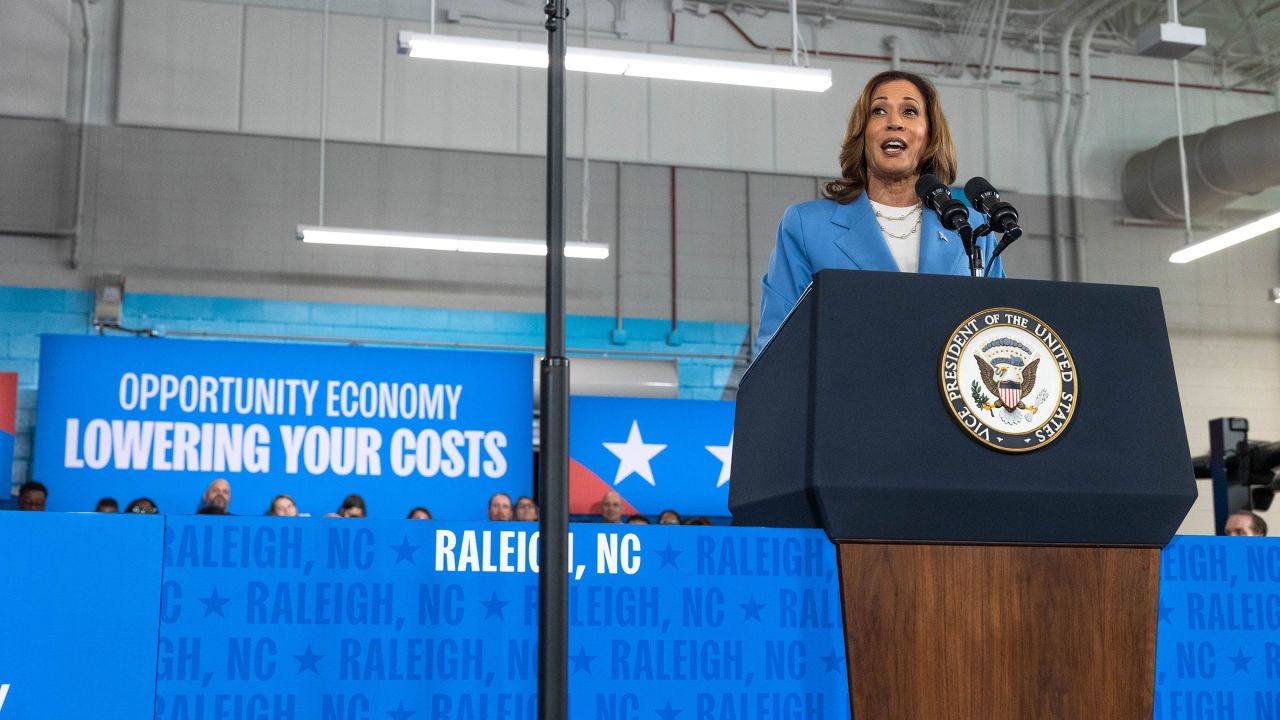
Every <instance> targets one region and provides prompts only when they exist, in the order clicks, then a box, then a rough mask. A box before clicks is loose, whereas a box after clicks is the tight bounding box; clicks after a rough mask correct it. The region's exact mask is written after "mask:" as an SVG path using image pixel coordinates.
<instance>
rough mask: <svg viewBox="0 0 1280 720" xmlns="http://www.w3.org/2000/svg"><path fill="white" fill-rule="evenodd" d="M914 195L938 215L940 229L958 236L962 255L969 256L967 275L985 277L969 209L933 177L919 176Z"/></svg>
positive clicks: (980, 251)
mask: <svg viewBox="0 0 1280 720" xmlns="http://www.w3.org/2000/svg"><path fill="white" fill-rule="evenodd" d="M916 195H917V196H919V198H920V202H922V203H924V206H925V207H927V208H929V209H930V210H932V211H934V212H936V213H938V218H939V219H940V220H941V221H942V227H944V228H946V229H948V230H951V231H953V232H957V233H959V234H960V240H961V241H962V242H963V243H964V253H965V255H968V256H969V274H970V275H972V276H973V277H982V276H983V275H985V271H984V268H983V265H982V247H981V246H979V245H978V243H977V242H975V241H974V237H973V227H971V226H970V225H969V208H967V207H965V206H964V203H962V202H960V201H959V200H956V199H955V198H953V197H951V188H949V187H947V185H946V183H944V182H942V181H941V180H939V179H938V178H937V177H936V176H934V175H921V176H920V179H919V180H917V181H916Z"/></svg>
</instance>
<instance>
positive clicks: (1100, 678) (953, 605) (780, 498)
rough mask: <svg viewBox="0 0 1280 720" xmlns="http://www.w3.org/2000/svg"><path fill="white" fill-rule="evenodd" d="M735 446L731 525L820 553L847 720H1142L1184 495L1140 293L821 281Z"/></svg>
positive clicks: (1176, 416)
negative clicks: (838, 602) (816, 542)
mask: <svg viewBox="0 0 1280 720" xmlns="http://www.w3.org/2000/svg"><path fill="white" fill-rule="evenodd" d="M1055 383H1056V384H1055ZM734 433H735V435H734V446H735V447H734V456H733V467H732V477H733V482H732V484H731V489H730V496H729V507H730V510H731V511H732V513H733V516H734V523H735V524H739V525H764V526H774V527H821V528H823V529H824V530H825V531H826V533H827V535H828V537H829V538H830V539H831V540H832V541H833V542H835V543H836V544H837V557H838V560H839V565H840V593H841V598H842V603H843V608H844V632H845V643H846V658H848V660H847V663H848V671H849V683H850V699H851V702H852V714H853V718H855V720H867V719H870V720H899V719H901V720H908V719H909V720H1006V719H1007V720H1031V719H1034V720H1047V719H1050V718H1054V719H1057V718H1061V719H1063V720H1072V719H1077V718H1078V719H1080V720H1104V719H1116V720H1131V719H1137V718H1150V717H1151V715H1152V711H1153V699H1154V689H1155V647H1156V623H1157V620H1158V614H1157V608H1158V604H1157V600H1158V598H1157V594H1158V588H1159V553H1160V548H1161V547H1163V546H1164V544H1165V543H1167V542H1168V541H1169V539H1170V538H1171V537H1172V536H1173V533H1174V532H1175V531H1176V529H1177V528H1178V526H1179V524H1180V523H1181V521H1182V519H1183V518H1184V517H1185V515H1186V513H1187V511H1188V510H1189V509H1190V507H1191V504H1192V503H1193V502H1194V500H1195V497H1196V485H1195V480H1194V477H1193V473H1192V467H1191V460H1190V452H1189V450H1188V448H1187V442H1186V434H1185V429H1184V426H1183V422H1182V410H1181V405H1180V403H1179V399H1178V390H1177V385H1176V381H1175V378H1174V369H1173V361H1172V357H1171V355H1170V352H1169V339H1168V331H1167V328H1166V326H1165V322H1164V314H1163V310H1162V308H1161V304H1160V296H1159V292H1158V291H1157V290H1155V289H1153V288H1139V287H1128V286H1115V285H1092V284H1077V283H1058V282H1040V281H1029V280H994V279H973V278H967V277H949V276H938V275H916V274H899V273H879V272H868V271H847V270H824V271H821V272H819V273H817V274H816V275H815V276H814V280H813V284H812V285H811V286H810V287H809V289H808V291H807V292H806V293H805V294H804V296H802V298H801V299H800V301H799V303H797V305H796V307H795V308H794V309H793V311H792V312H791V314H790V315H789V316H788V317H787V319H786V321H785V322H784V323H783V324H782V326H781V327H780V329H779V330H778V332H777V333H776V334H775V336H774V337H773V338H772V340H771V341H770V343H769V345H768V346H767V347H766V348H765V349H764V351H763V352H762V353H761V354H760V356H759V357H758V358H757V359H756V361H755V362H754V363H753V364H752V366H751V367H750V368H749V369H748V371H747V372H746V374H745V375H744V377H743V378H742V381H741V383H740V385H739V391H738V399H737V416H736V418H735V430H734Z"/></svg>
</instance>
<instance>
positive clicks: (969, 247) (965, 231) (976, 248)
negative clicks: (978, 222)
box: [959, 225, 991, 278]
mask: <svg viewBox="0 0 1280 720" xmlns="http://www.w3.org/2000/svg"><path fill="white" fill-rule="evenodd" d="M959 233H960V240H961V241H962V242H964V251H965V254H967V255H968V256H969V275H970V276H971V277H976V278H980V277H986V275H987V274H986V270H985V269H984V268H985V265H983V263H982V246H981V245H979V244H978V238H980V237H982V236H983V235H988V234H990V233H991V226H990V225H983V226H981V227H979V228H978V229H977V230H974V229H973V228H971V227H969V226H968V225H962V226H961V227H960V230H959Z"/></svg>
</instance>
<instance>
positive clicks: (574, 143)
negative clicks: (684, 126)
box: [519, 33, 649, 162]
mask: <svg viewBox="0 0 1280 720" xmlns="http://www.w3.org/2000/svg"><path fill="white" fill-rule="evenodd" d="M520 40H522V41H524V42H537V43H540V44H545V43H546V35H545V34H536V33H521V34H520ZM569 42H570V45H574V46H580V45H581V44H582V38H581V36H580V35H579V36H573V35H570V38H569ZM591 47H593V48H605V49H609V50H625V51H629V52H645V51H646V46H645V45H644V44H643V43H633V42H621V41H617V40H598V39H592V41H591ZM519 72H520V152H522V153H528V154H531V155H542V154H545V153H546V151H547V122H546V119H547V73H546V72H545V71H543V70H534V69H531V68H522V69H521V70H520V71H519ZM584 88H585V90H586V93H587V96H586V100H587V107H586V113H587V114H586V118H587V149H588V151H589V154H590V157H591V158H592V159H601V160H618V161H624V162H625V161H637V160H646V159H648V157H649V117H648V112H647V109H648V93H649V86H648V81H647V80H643V79H641V78H627V77H614V76H609V75H593V74H586V73H577V72H572V73H567V74H566V75H565V152H567V153H568V154H569V156H570V157H582V120H583V91H584Z"/></svg>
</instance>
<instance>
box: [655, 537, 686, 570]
mask: <svg viewBox="0 0 1280 720" xmlns="http://www.w3.org/2000/svg"><path fill="white" fill-rule="evenodd" d="M656 552H657V553H658V557H660V558H662V565H660V566H659V567H658V569H659V570H661V569H662V568H664V567H666V566H668V565H670V566H671V567H673V568H676V569H677V570H678V569H680V566H679V565H677V564H676V558H677V557H679V556H680V553H682V552H684V551H683V550H676V549H675V548H673V547H671V541H670V540H668V541H667V549H666V550H657V551H656Z"/></svg>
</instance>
